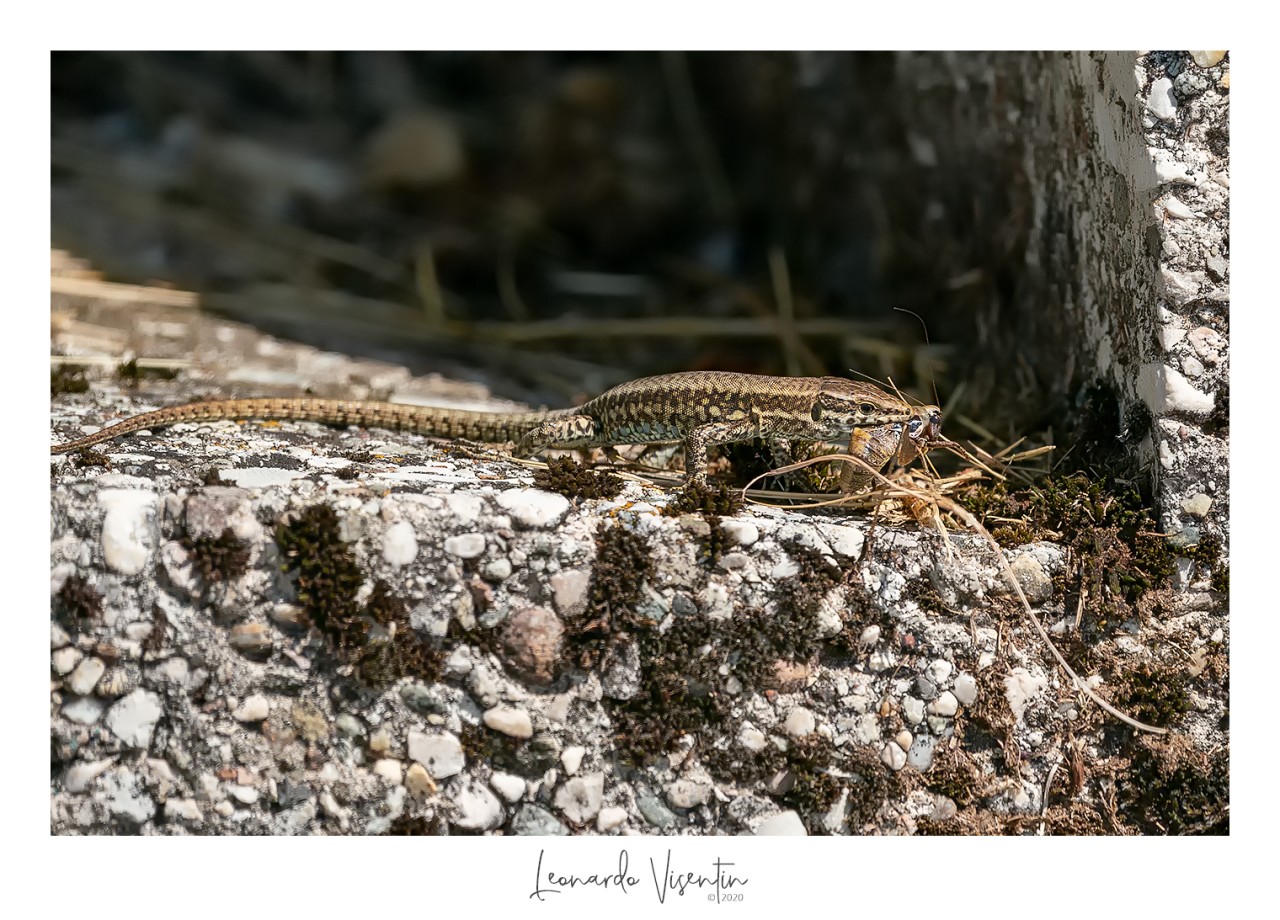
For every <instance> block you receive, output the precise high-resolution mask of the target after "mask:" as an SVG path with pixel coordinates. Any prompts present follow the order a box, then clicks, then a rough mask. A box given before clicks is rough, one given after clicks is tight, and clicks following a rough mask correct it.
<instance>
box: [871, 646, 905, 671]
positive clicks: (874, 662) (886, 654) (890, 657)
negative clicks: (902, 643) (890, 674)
mask: <svg viewBox="0 0 1280 920" xmlns="http://www.w3.org/2000/svg"><path fill="white" fill-rule="evenodd" d="M897 664H898V656H896V655H895V654H893V652H892V651H890V650H889V649H887V648H878V649H876V650H875V651H874V652H872V653H871V655H870V656H869V657H868V658H867V668H868V669H870V670H871V671H874V672H875V673H876V674H879V673H881V672H882V671H888V670H889V669H890V668H893V667H896V666H897Z"/></svg>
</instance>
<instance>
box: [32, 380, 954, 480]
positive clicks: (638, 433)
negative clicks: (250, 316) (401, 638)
mask: <svg viewBox="0 0 1280 920" xmlns="http://www.w3.org/2000/svg"><path fill="white" fill-rule="evenodd" d="M218 419H277V420H291V421H312V422H322V423H325V424H330V425H360V426H363V427H368V428H389V429H393V430H397V431H407V432H411V433H413V434H420V435H431V436H435V437H444V438H465V439H467V440H471V441H481V442H485V443H491V444H496V443H507V442H512V443H514V444H515V453H516V454H517V455H518V456H528V455H531V454H534V453H537V452H538V451H541V450H545V449H548V448H550V449H574V448H591V447H603V448H609V449H610V450H612V448H613V447H615V446H616V445H619V444H657V443H673V442H682V443H683V444H684V450H685V471H686V473H685V475H686V479H687V481H689V482H691V483H695V484H698V485H705V484H706V476H707V446H708V445H710V444H725V443H730V442H734V441H746V440H750V439H753V438H794V439H798V440H806V441H831V440H836V439H838V438H843V437H849V438H850V449H851V451H852V452H853V454H854V456H859V457H861V458H862V459H863V460H865V461H866V462H867V463H869V464H870V465H871V466H872V468H874V469H876V470H879V469H881V468H883V467H884V465H885V464H886V463H888V461H889V459H890V458H891V457H892V456H894V455H895V453H896V454H897V455H898V457H899V460H900V462H904V463H905V462H907V461H909V460H911V459H912V458H913V457H915V456H916V455H917V453H919V448H920V446H922V445H926V444H928V443H929V442H931V441H933V440H936V439H937V438H938V436H939V432H940V430H941V425H942V412H941V410H940V409H939V408H938V407H937V406H912V405H911V404H909V403H907V402H905V401H903V400H902V399H901V398H899V397H897V396H894V395H892V394H890V393H887V392H885V391H884V390H882V389H880V388H879V387H877V386H875V385H873V384H870V383H862V382H859V381H853V380H846V379H844V378H842V377H768V376H762V375H757V374H738V373H731V372H727V371H692V372H688V373H680V374H664V375H661V376H657V377H644V378H641V379H639V380H632V381H630V382H628V383H623V384H620V385H618V386H616V387H614V388H613V389H611V390H608V391H606V392H605V393H602V394H601V395H599V396H597V397H596V398H594V399H592V400H589V401H588V402H586V403H584V404H583V405H581V406H578V407H576V408H573V409H556V410H551V411H542V412H473V411H467V410H462V409H448V408H435V407H431V406H417V405H406V404H400V403H387V402H361V401H355V400H345V399H315V398H296V399H295V398H251V399H226V400H214V401H211V402H199V403H190V404H187V405H182V406H172V407H169V408H166V409H158V410H156V411H154V412H145V413H143V414H141V415H135V416H133V417H132V418H128V419H125V420H124V421H122V422H119V423H118V424H115V425H112V426H110V427H107V428H104V429H102V430H101V431H98V432H96V433H94V434H90V435H86V436H84V437H82V438H77V439H76V440H73V441H67V442H65V443H63V444H55V445H53V446H52V448H51V453H53V454H63V453H68V452H70V451H75V450H82V449H84V448H87V447H92V446H93V445H95V444H99V443H101V442H103V441H108V440H111V439H113V438H117V437H120V436H121V435H126V434H130V433H132V432H135V431H140V430H142V429H149V428H163V427H166V426H169V425H175V424H178V423H181V422H201V421H213V420H218ZM871 479H872V476H871V474H870V473H867V472H865V471H861V470H855V469H853V468H852V467H851V466H850V467H847V471H846V473H845V475H844V477H843V479H842V481H841V485H842V488H844V489H845V490H856V489H859V488H862V487H865V486H866V485H868V484H870V482H871Z"/></svg>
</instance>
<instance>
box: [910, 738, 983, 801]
mask: <svg viewBox="0 0 1280 920" xmlns="http://www.w3.org/2000/svg"><path fill="white" fill-rule="evenodd" d="M924 785H925V787H926V788H927V789H929V790H930V791H931V792H936V793H938V794H939V795H945V796H946V797H947V798H949V799H951V801H953V802H955V803H956V805H958V806H960V807H962V808H963V807H964V806H966V805H969V804H971V803H973V802H974V801H976V800H977V799H978V797H979V796H980V795H981V794H982V789H983V788H984V787H985V785H986V782H985V780H984V778H983V774H982V770H981V769H979V767H978V764H977V761H975V760H974V759H973V757H972V756H970V755H969V753H968V752H967V751H965V750H964V749H963V748H959V747H958V748H956V749H954V750H952V751H940V752H939V754H938V756H937V757H936V758H935V759H934V761H933V765H932V766H931V767H930V768H929V771H928V772H927V773H925V774H924Z"/></svg>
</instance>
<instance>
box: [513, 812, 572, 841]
mask: <svg viewBox="0 0 1280 920" xmlns="http://www.w3.org/2000/svg"><path fill="white" fill-rule="evenodd" d="M511 833H513V834H515V835H516V836H517V837H565V836H568V834H569V829H568V828H567V827H565V826H564V822H562V821H561V820H560V819H559V818H557V817H556V816H555V815H553V814H552V813H551V812H549V811H547V810H546V809H545V808H543V807H542V806H541V805H533V804H526V805H521V806H520V810H519V811H517V812H516V816H515V817H514V818H512V819H511Z"/></svg>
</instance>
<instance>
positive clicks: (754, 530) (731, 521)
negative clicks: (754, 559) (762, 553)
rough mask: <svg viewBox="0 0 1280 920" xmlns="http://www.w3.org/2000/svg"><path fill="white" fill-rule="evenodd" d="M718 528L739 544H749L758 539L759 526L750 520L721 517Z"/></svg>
mask: <svg viewBox="0 0 1280 920" xmlns="http://www.w3.org/2000/svg"><path fill="white" fill-rule="evenodd" d="M720 529H721V530H723V531H724V534H725V536H727V537H728V538H729V539H730V540H732V541H733V542H734V543H736V544H738V545H739V546H750V545H751V544H752V543H755V542H756V541H757V540H759V539H760V528H759V527H757V526H756V525H755V524H753V523H752V522H751V521H740V520H738V519H737V518H722V519H721V520H720Z"/></svg>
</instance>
